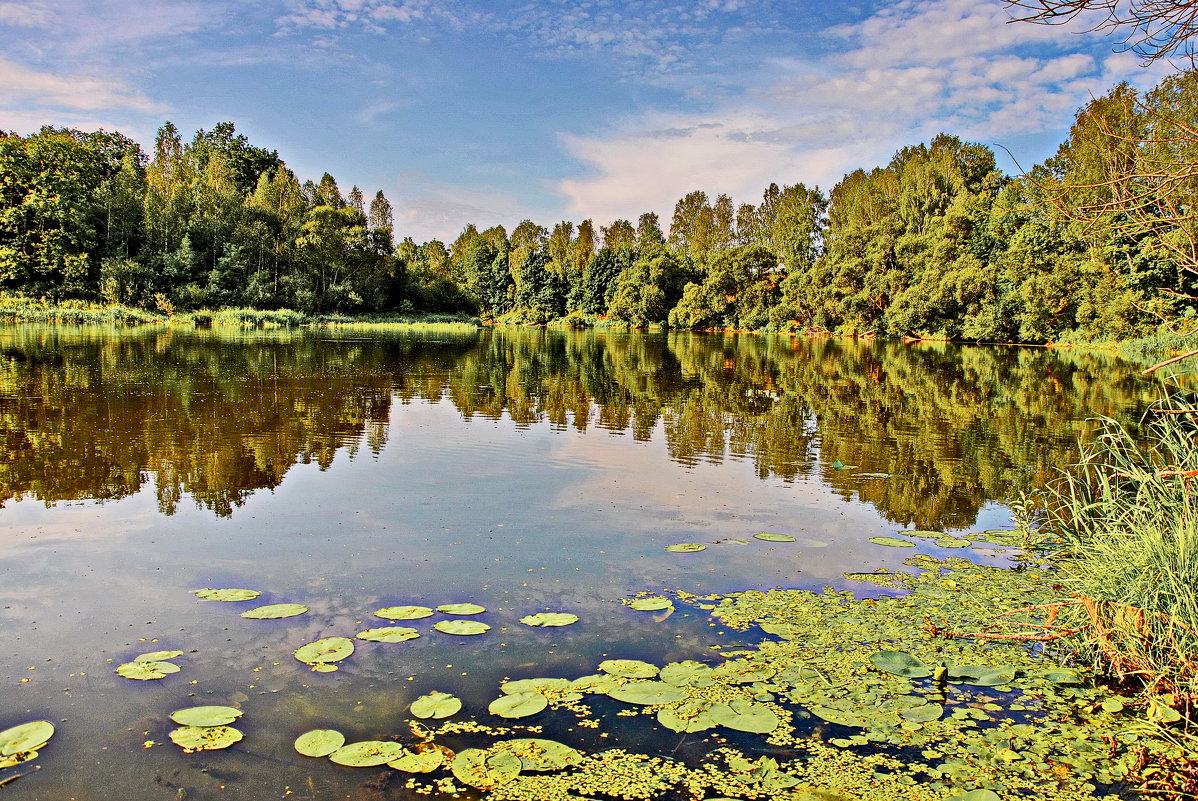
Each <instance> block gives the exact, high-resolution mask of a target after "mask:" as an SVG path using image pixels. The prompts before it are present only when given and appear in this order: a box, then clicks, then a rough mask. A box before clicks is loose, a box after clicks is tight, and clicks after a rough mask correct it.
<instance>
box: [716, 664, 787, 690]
mask: <svg viewBox="0 0 1198 801" xmlns="http://www.w3.org/2000/svg"><path fill="white" fill-rule="evenodd" d="M775 672H776V671H775V670H774V669H773V668H772V667H770V666H769V665H759V664H757V663H755V662H745V661H741V660H737V661H735V662H725V663H724V664H722V665H720V666H719V667H717V668H715V669H714V670H712V672H711V675H712V678H714V679H716V680H718V681H722V682H724V683H725V684H752V683H753V682H757V681H768V680H769V679H771V678H773V677H774V673H775Z"/></svg>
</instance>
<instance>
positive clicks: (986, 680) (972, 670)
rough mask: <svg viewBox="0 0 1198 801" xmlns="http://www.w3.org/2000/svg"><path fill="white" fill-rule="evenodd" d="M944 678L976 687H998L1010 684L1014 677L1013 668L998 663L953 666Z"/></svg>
mask: <svg viewBox="0 0 1198 801" xmlns="http://www.w3.org/2000/svg"><path fill="white" fill-rule="evenodd" d="M946 678H947V679H948V680H949V681H951V682H953V683H954V684H972V685H974V686H976V687H999V686H1001V685H1003V684H1010V683H1011V680H1012V679H1014V678H1015V668H1013V667H1010V666H1007V665H1000V666H998V667H988V666H983V667H970V666H954V667H950V668H949V669H948V673H947V675H946Z"/></svg>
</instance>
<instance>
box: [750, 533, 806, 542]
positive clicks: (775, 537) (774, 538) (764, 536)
mask: <svg viewBox="0 0 1198 801" xmlns="http://www.w3.org/2000/svg"><path fill="white" fill-rule="evenodd" d="M753 539H755V540H765V541H766V542H798V541H799V540H798V538H797V537H792V536H790V535H789V534H775V533H774V532H772V531H762V532H759V533H757V534H754V535H753Z"/></svg>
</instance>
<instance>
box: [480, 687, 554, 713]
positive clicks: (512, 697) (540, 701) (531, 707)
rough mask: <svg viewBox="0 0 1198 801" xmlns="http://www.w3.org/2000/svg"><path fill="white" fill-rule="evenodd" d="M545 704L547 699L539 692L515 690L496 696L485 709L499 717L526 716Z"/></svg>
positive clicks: (546, 704) (547, 703)
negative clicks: (515, 691)
mask: <svg viewBox="0 0 1198 801" xmlns="http://www.w3.org/2000/svg"><path fill="white" fill-rule="evenodd" d="M547 706H549V699H547V698H546V697H545V696H544V695H542V694H541V693H539V692H517V693H511V694H506V695H501V696H500V697H498V698H496V699H495V700H494V701H492V702H491V703H490V705H489V706H488V707H487V711H488V712H490V713H491V714H492V715H498V716H499V717H501V718H526V717H528V716H529V715H535V714H537V713H538V712H540V711H541V710H543V709H544V708H545V707H547Z"/></svg>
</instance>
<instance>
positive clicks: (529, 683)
mask: <svg viewBox="0 0 1198 801" xmlns="http://www.w3.org/2000/svg"><path fill="white" fill-rule="evenodd" d="M499 689H500V691H501V692H503V693H504V694H505V695H514V694H516V693H546V692H567V691H569V690H572V689H575V688H574V682H572V681H570V680H569V679H558V678H553V679H515V680H514V681H505V682H504V683H503V684H501V685H499Z"/></svg>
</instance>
